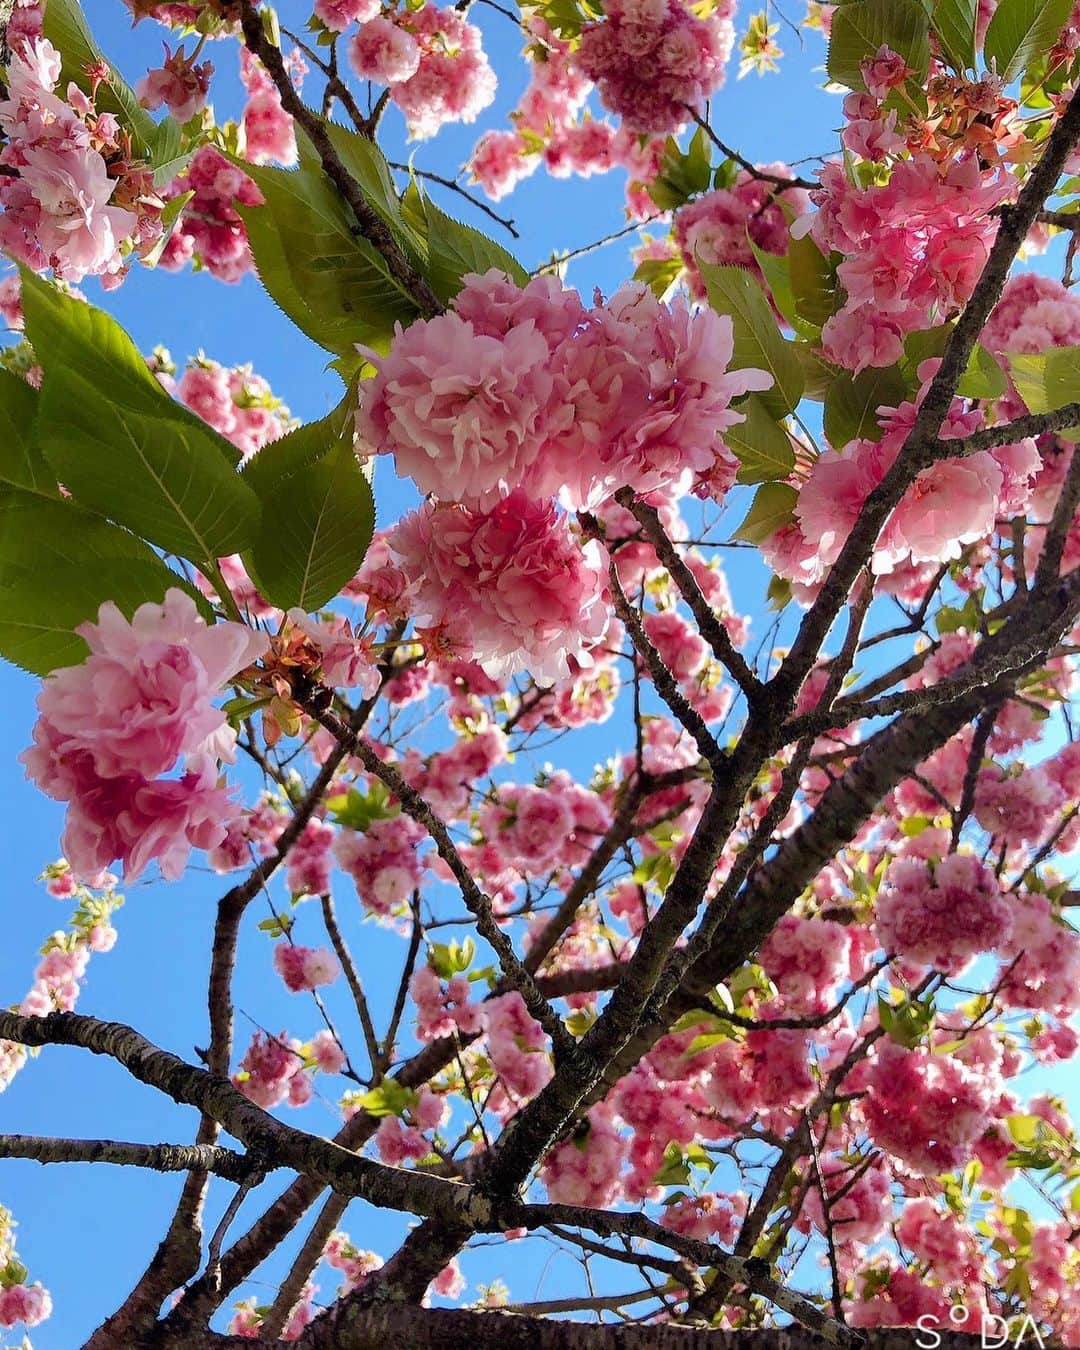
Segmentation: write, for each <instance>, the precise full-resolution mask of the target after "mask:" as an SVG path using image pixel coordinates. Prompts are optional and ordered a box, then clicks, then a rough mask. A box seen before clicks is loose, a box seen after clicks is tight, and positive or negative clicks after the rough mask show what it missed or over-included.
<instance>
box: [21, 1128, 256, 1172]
mask: <svg viewBox="0 0 1080 1350" xmlns="http://www.w3.org/2000/svg"><path fill="white" fill-rule="evenodd" d="M0 1158H29V1159H30V1160H31V1161H33V1162H38V1163H112V1164H114V1165H115V1166H117V1167H145V1168H147V1169H148V1170H149V1171H152V1172H189V1171H199V1172H213V1173H214V1174H215V1175H216V1176H219V1177H225V1178H226V1179H227V1180H228V1181H244V1180H246V1179H247V1178H248V1177H249V1176H251V1174H252V1173H253V1172H256V1171H258V1170H259V1168H261V1167H263V1166H264V1164H262V1163H261V1162H257V1161H252V1160H251V1159H250V1158H248V1157H246V1156H245V1155H244V1154H241V1153H235V1152H234V1151H233V1150H232V1149H230V1148H219V1147H218V1146H217V1145H214V1144H128V1143H121V1142H120V1141H119V1140H115V1139H49V1138H44V1137H42V1136H41V1135H33V1134H3V1135H0Z"/></svg>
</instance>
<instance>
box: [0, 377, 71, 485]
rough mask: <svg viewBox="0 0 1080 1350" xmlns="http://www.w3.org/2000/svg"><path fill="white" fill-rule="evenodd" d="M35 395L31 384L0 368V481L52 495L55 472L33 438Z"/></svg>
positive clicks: (36, 405) (36, 397)
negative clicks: (50, 469)
mask: <svg viewBox="0 0 1080 1350" xmlns="http://www.w3.org/2000/svg"><path fill="white" fill-rule="evenodd" d="M38 398H39V395H38V391H37V390H36V389H35V388H34V387H33V386H32V385H29V384H27V383H26V381H25V380H20V379H19V377H18V376H17V375H12V374H11V373H10V371H7V370H0V482H4V483H11V484H13V485H14V486H15V487H20V488H25V489H26V490H27V491H28V492H39V493H41V494H43V495H44V496H46V497H56V496H58V495H59V494H58V492H57V487H56V475H55V474H53V473H50V472H49V466H48V465H47V464H46V463H45V460H44V458H43V457H42V454H41V449H40V447H39V446H38V445H37V443H36V441H35V439H34V421H35V419H36V418H37V410H38Z"/></svg>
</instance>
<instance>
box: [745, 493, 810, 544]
mask: <svg viewBox="0 0 1080 1350" xmlns="http://www.w3.org/2000/svg"><path fill="white" fill-rule="evenodd" d="M798 495H799V494H798V493H797V492H796V491H795V489H794V488H793V487H792V486H791V484H790V483H763V484H762V485H761V487H759V488H758V490H757V492H755V493H754V500H753V502H752V503H751V505H750V510H749V511H748V512H747V515H746V519H745V520H744V521H743V523H742V524H741V525H740V526H739V528H738V529H737V530H736V531H735V534H734V536H733V537H734V538H735V539H745V540H746V542H747V543H749V544H762V543H764V542H765V540H766V539H769V538H771V537H772V535H774V534H775V533H776V531H777V530H779V529H781V528H782V527H783V526H785V525H788V524H790V523H791V521H792V520H794V518H795V502H796V501H797V500H798Z"/></svg>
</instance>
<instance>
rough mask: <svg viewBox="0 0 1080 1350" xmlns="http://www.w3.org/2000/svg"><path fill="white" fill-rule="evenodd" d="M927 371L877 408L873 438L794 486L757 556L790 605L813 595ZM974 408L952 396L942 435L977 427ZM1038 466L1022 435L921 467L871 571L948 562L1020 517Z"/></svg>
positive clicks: (883, 465)
mask: <svg viewBox="0 0 1080 1350" xmlns="http://www.w3.org/2000/svg"><path fill="white" fill-rule="evenodd" d="M935 369H936V363H935V362H933V361H927V362H923V364H922V365H920V367H919V372H918V373H919V378H920V380H921V381H922V385H921V388H920V390H919V393H918V395H917V398H916V400H914V401H908V402H905V403H903V404H901V405H900V407H899V408H881V409H879V414H880V415H881V416H882V418H883V419H884V420H883V423H882V431H881V435H880V437H879V439H877V440H869V439H866V438H860V439H858V440H853V441H850V442H849V443H848V444H847V445H845V446H843V447H842V448H841V449H832V450H826V451H825V452H824V453H823V454H822V455H820V456H819V458H818V459H816V460H815V461H814V463H813V466H812V467H811V469H810V472H809V474H808V475H807V477H806V480H805V481H804V482H803V483H802V484H801V486H800V488H799V497H798V501H797V502H796V505H795V517H796V519H795V521H794V522H793V523H792V524H789V525H786V526H784V527H782V528H781V529H780V530H779V531H778V532H777V533H776V534H775V535H773V536H772V537H771V538H770V539H768V540H766V541H765V543H764V544H763V545H762V551H763V553H764V555H765V557H766V559H767V560H768V562H769V564H770V566H772V567H773V569H774V570H775V571H776V572H777V574H778V575H780V576H782V577H786V578H787V579H788V580H789V581H791V583H792V586H793V589H794V592H795V595H796V597H797V598H798V599H800V600H802V599H806V598H809V597H812V596H813V594H814V593H815V592H816V589H817V586H818V585H819V584H820V582H821V580H822V578H823V577H824V575H825V573H826V572H827V571H828V569H829V568H830V567H831V566H832V564H833V563H834V562H835V561H836V559H837V558H838V557H839V555H840V550H841V549H842V548H843V546H844V543H845V541H846V539H847V537H848V534H849V533H850V531H851V529H852V527H853V526H854V524H855V521H856V520H857V519H858V517H859V514H860V512H861V511H862V508H863V503H864V502H865V501H866V499H867V497H868V496H869V495H870V493H871V492H872V491H873V489H874V488H875V487H876V486H877V485H878V483H880V482H881V480H882V478H884V476H885V474H886V473H887V472H888V470H889V469H890V468H891V467H892V464H893V462H894V460H895V459H896V456H897V454H898V452H899V450H900V447H901V446H902V445H903V444H904V441H905V439H906V437H907V435H908V432H909V431H910V429H911V427H912V426H913V425H914V421H915V417H916V414H917V411H918V404H919V402H921V400H922V397H923V396H924V394H925V392H926V389H927V386H928V382H929V380H930V378H932V375H933V372H934V370H935ZM983 422H984V414H983V412H982V411H981V410H980V409H979V408H973V409H969V408H968V407H967V405H966V404H965V402H964V401H963V400H962V399H954V400H953V405H952V409H951V410H950V412H949V415H948V416H947V417H946V419H945V422H944V424H943V426H942V433H941V434H942V436H943V437H944V438H945V439H948V438H950V437H960V436H965V435H968V434H969V433H970V432H972V431H975V430H977V429H978V428H979V427H981V426H982V425H983ZM1041 467H1042V460H1041V459H1040V456H1039V452H1038V449H1037V447H1036V445H1035V442H1034V441H1033V440H1030V439H1026V440H1023V441H1019V442H1017V443H1016V444H1014V445H1005V446H999V447H997V448H995V449H993V450H983V451H978V452H976V453H974V454H970V455H966V456H964V457H963V458H957V459H943V460H938V461H937V463H935V464H933V465H932V466H931V467H930V468H929V469H925V470H923V472H922V473H920V474H919V476H918V477H917V478H916V480H915V482H914V483H913V484H912V486H911V487H910V488H909V489H908V491H907V492H906V493H905V495H904V497H903V499H902V500H901V502H900V504H899V505H898V506H897V508H896V510H895V511H894V512H893V514H892V516H891V517H890V518H889V521H888V523H887V525H886V526H885V529H884V530H883V531H882V534H881V536H880V538H879V539H878V541H877V543H876V545H875V548H874V556H873V563H872V567H873V571H874V572H875V573H876V574H877V575H879V576H880V575H887V574H889V573H892V572H896V571H898V570H899V571H902V570H903V569H904V568H906V567H907V566H909V565H911V564H913V565H915V566H916V567H918V566H920V565H922V564H925V563H942V562H949V561H951V560H953V559H955V558H959V557H960V554H961V547H962V545H964V544H970V543H973V542H975V541H976V540H980V539H984V538H986V537H988V536H990V535H992V533H993V531H994V526H995V522H996V521H997V519H998V517H999V515H1003V514H1007V515H1013V514H1016V513H1018V512H1021V511H1023V510H1024V508H1025V507H1026V505H1027V503H1028V502H1029V500H1030V499H1031V494H1032V490H1033V488H1034V484H1035V480H1036V477H1037V475H1038V473H1039V471H1040V469H1041Z"/></svg>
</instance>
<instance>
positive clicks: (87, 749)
mask: <svg viewBox="0 0 1080 1350" xmlns="http://www.w3.org/2000/svg"><path fill="white" fill-rule="evenodd" d="M77 631H78V633H79V635H80V636H81V637H82V638H84V639H85V641H86V643H87V645H88V646H89V648H90V655H89V656H88V657H87V659H86V660H85V661H84V662H83V663H82V665H79V666H69V667H66V668H64V669H62V670H58V671H54V672H53V674H52V675H50V676H49V677H48V679H47V680H46V681H45V683H44V685H43V687H42V690H41V693H40V694H39V696H38V708H39V711H40V716H39V717H38V720H37V723H36V725H35V727H34V745H33V746H32V747H31V748H30V749H29V750H27V751H25V752H24V753H23V755H22V761H23V763H24V764H25V765H26V770H27V775H28V776H29V777H30V778H32V779H33V780H34V782H36V783H37V785H38V787H40V788H41V790H42V791H43V792H45V793H47V795H48V796H50V797H53V798H54V799H56V800H57V801H66V802H67V803H68V812H67V823H66V828H65V831H64V840H63V844H64V854H65V857H66V858H67V859H68V861H69V862H70V863H71V866H72V868H73V869H74V871H75V873H76V875H77V876H80V877H82V878H84V879H86V880H91V879H92V878H95V877H97V876H99V875H100V874H101V873H102V872H103V871H104V869H105V868H106V867H108V866H109V864H110V863H111V862H113V861H114V860H115V859H120V860H121V861H122V862H123V865H124V872H125V875H126V876H129V877H136V876H138V875H139V874H140V873H141V872H142V871H143V869H144V868H145V867H146V865H147V863H149V862H150V860H151V859H152V858H157V859H158V860H159V864H160V867H161V871H162V875H163V876H165V877H167V878H169V879H175V878H177V877H179V876H180V875H181V874H182V873H183V870H184V867H185V865H186V863H187V858H188V854H189V852H190V850H191V848H192V847H196V848H212V847H213V846H214V845H215V844H218V843H219V842H220V841H221V840H222V839H223V838H224V835H225V821H226V819H227V818H228V817H229V816H230V815H232V814H234V811H235V808H234V806H233V804H232V803H231V801H230V799H229V797H228V795H227V794H226V792H225V791H224V790H223V789H222V788H221V787H219V785H218V773H217V761H218V760H219V759H225V760H231V759H232V756H233V748H234V746H235V741H236V736H235V733H234V732H233V731H232V730H231V728H230V727H229V726H228V725H227V723H226V721H225V717H224V714H223V713H222V712H221V711H220V709H218V708H216V707H215V706H214V704H213V703H212V701H211V700H212V699H213V697H214V696H215V695H216V694H217V693H218V692H219V691H220V690H221V689H222V687H223V686H224V685H225V684H226V683H227V681H228V680H229V678H230V677H231V676H232V675H234V674H236V672H237V671H239V670H242V669H243V668H244V667H245V666H247V665H249V664H250V663H251V662H252V661H254V660H256V659H257V658H258V657H259V656H261V655H262V654H263V652H264V651H265V649H266V639H265V637H263V636H262V635H261V634H259V633H256V632H253V631H252V630H251V629H249V628H245V627H244V626H242V625H241V624H233V623H219V624H215V625H214V626H213V627H207V625H206V623H205V622H204V621H203V619H202V618H201V617H200V615H199V613H198V610H197V609H196V607H195V603H194V601H193V600H192V599H191V597H190V596H188V595H186V594H184V592H183V591H180V590H177V589H172V590H170V591H169V592H168V593H167V595H166V597H165V601H164V603H163V604H161V605H155V604H146V605H141V606H140V607H139V609H137V610H136V612H135V615H134V617H133V618H132V620H131V621H130V622H129V621H128V620H127V619H125V618H124V616H123V614H121V612H120V611H119V609H117V607H116V606H115V605H113V604H111V603H110V604H105V605H102V607H101V610H100V612H99V615H98V622H97V623H96V624H92V623H86V624H83V625H82V626H81V627H80V628H79V629H78V630H77ZM180 759H183V761H184V772H183V775H182V777H180V778H179V779H167V778H164V777H162V775H164V774H167V773H169V772H170V771H171V770H172V769H173V768H174V766H175V765H176V763H177V761H178V760H180Z"/></svg>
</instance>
